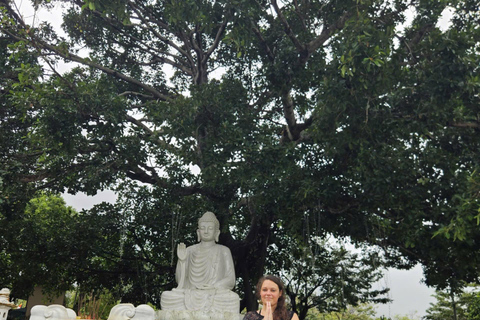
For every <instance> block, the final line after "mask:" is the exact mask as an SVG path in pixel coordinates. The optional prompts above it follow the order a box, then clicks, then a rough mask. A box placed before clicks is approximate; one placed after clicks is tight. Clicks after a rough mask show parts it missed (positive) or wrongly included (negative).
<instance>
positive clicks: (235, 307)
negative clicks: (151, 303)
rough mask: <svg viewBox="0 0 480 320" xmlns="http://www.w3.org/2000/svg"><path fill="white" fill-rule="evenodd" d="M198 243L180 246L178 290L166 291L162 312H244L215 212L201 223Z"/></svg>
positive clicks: (176, 275)
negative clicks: (218, 242)
mask: <svg viewBox="0 0 480 320" xmlns="http://www.w3.org/2000/svg"><path fill="white" fill-rule="evenodd" d="M197 235H198V241H199V242H200V243H198V244H195V245H192V246H190V247H188V248H187V247H186V246H185V244H184V243H180V244H179V245H178V246H177V256H178V262H177V269H176V273H175V280H176V281H177V283H178V287H177V288H175V289H173V290H172V291H164V292H163V293H162V297H161V305H162V310H190V311H205V312H210V311H213V312H232V313H237V314H238V313H239V312H240V299H239V296H238V294H236V293H235V292H233V291H232V289H233V287H234V286H235V269H234V266H233V259H232V254H231V253H230V249H228V248H227V247H225V246H222V245H219V244H217V243H216V242H217V241H218V236H219V235H220V224H219V222H218V220H217V218H216V217H215V215H214V214H213V213H212V212H206V213H205V214H204V215H203V216H202V217H201V218H200V219H199V220H198V229H197Z"/></svg>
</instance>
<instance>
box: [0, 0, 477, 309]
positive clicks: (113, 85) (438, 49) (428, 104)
mask: <svg viewBox="0 0 480 320" xmlns="http://www.w3.org/2000/svg"><path fill="white" fill-rule="evenodd" d="M58 2H59V3H63V4H64V5H65V8H66V11H65V14H64V16H63V28H64V31H65V33H66V36H65V37H62V36H59V35H58V34H57V33H56V31H55V30H53V29H52V28H51V26H50V25H49V24H48V23H45V24H41V25H29V24H28V23H27V22H26V21H24V19H23V18H22V16H21V14H19V13H18V12H17V11H16V10H15V7H14V5H13V3H12V1H9V0H1V1H0V4H1V5H2V6H3V9H2V16H1V19H2V20H1V21H2V24H1V29H0V32H2V37H3V38H5V39H7V40H8V41H10V42H14V43H15V45H13V46H11V48H10V51H9V53H11V55H12V59H14V61H21V59H22V57H23V56H25V52H28V53H29V54H30V55H31V56H35V57H40V58H41V59H42V62H41V66H43V70H42V69H41V68H40V67H39V65H38V64H33V63H32V64H25V63H24V64H21V65H20V66H19V67H18V68H16V70H17V75H16V77H17V80H18V81H17V84H16V85H15V86H14V87H13V88H12V90H8V91H7V92H6V93H4V95H3V96H8V104H5V106H6V108H9V110H10V109H11V110H16V112H17V113H19V114H17V113H6V114H2V117H4V118H2V126H3V123H11V122H12V121H13V120H18V119H22V122H21V124H22V127H23V128H25V130H26V134H24V135H18V134H17V135H15V137H17V138H19V140H18V141H19V142H21V143H22V144H23V145H16V146H15V147H9V148H10V149H9V150H11V152H10V153H7V154H6V155H5V156H2V162H4V161H5V162H8V164H9V165H10V166H11V165H13V164H15V170H16V171H15V179H16V181H17V182H18V183H20V184H25V185H28V186H29V187H30V188H33V189H34V190H36V189H44V188H47V189H51V190H54V191H65V190H67V191H68V192H71V193H75V192H78V191H83V192H86V193H87V194H95V193H96V192H97V191H98V190H102V189H105V188H112V189H115V190H116V191H117V192H118V195H119V197H118V199H119V201H118V203H117V204H115V205H113V206H100V207H97V208H96V209H95V210H94V211H92V212H90V217H91V219H93V220H94V221H95V219H105V217H106V216H108V217H111V219H113V220H111V221H110V220H109V221H110V222H109V223H110V224H115V225H119V224H122V228H120V230H123V231H122V232H125V234H128V235H129V237H124V238H126V239H128V241H123V240H121V248H122V250H120V252H121V255H120V256H122V257H127V253H128V250H132V251H135V254H134V255H133V256H130V255H128V256H129V257H134V258H131V260H125V259H123V260H122V261H130V262H131V263H137V264H136V265H137V268H138V265H139V263H138V262H139V261H142V264H141V265H142V266H144V267H143V268H138V270H141V271H139V273H140V274H142V276H144V277H145V279H149V278H147V277H146V275H152V276H153V275H154V276H159V273H161V271H158V270H163V269H161V268H160V267H163V268H166V270H170V273H169V274H170V276H169V278H168V277H167V278H162V279H164V280H165V282H164V283H163V284H162V285H160V286H159V287H157V288H155V289H151V290H157V291H161V290H163V289H166V288H169V287H171V286H172V285H173V279H172V277H171V275H172V272H173V267H172V266H173V264H174V253H173V248H174V243H176V242H178V241H179V240H183V241H190V242H193V241H194V237H193V234H194V231H193V230H194V228H195V221H196V219H197V218H198V216H199V215H200V213H201V212H202V211H205V210H211V211H214V212H215V213H216V214H217V216H218V218H219V220H220V222H221V226H222V235H221V240H220V241H221V243H223V244H225V245H227V246H228V247H230V249H231V250H232V252H233V255H234V260H235V262H236V269H237V275H238V276H239V278H240V282H239V283H240V284H241V285H242V286H243V290H242V291H243V292H244V301H243V302H244V304H243V305H244V306H247V308H248V309H252V308H254V307H255V299H254V297H253V294H252V284H253V283H254V281H255V280H256V279H257V278H258V277H259V276H260V274H261V273H263V272H264V271H265V270H271V266H270V265H269V264H268V261H269V260H268V259H275V255H276V252H277V249H276V247H275V246H274V245H273V244H275V242H277V241H279V239H292V241H297V242H298V243H302V244H304V245H308V244H309V243H313V242H312V241H313V240H314V239H317V238H318V237H320V238H321V237H324V236H325V235H327V234H332V235H334V236H335V237H350V238H351V239H352V240H353V241H354V242H356V243H369V244H373V245H376V246H378V247H379V248H381V250H383V252H384V254H385V257H386V258H387V259H388V262H389V264H390V265H391V266H395V267H403V268H408V267H411V266H413V265H414V264H416V263H418V262H420V263H422V264H423V265H424V267H425V273H426V282H427V284H429V285H435V286H438V287H440V288H442V287H445V286H446V285H447V284H448V285H453V284H458V283H461V282H460V280H467V281H473V280H475V279H477V278H478V275H479V269H478V268H479V266H480V263H479V262H480V261H479V257H480V255H479V249H478V248H480V245H479V241H480V233H479V232H478V230H477V229H478V228H475V226H476V225H475V224H476V223H477V221H476V220H475V217H477V219H478V208H479V195H478V192H475V191H474V190H476V189H475V183H477V182H478V171H476V170H478V169H479V168H480V164H479V159H480V158H479V157H478V150H479V143H480V135H479V134H478V132H479V129H480V119H479V114H480V104H479V100H480V97H479V94H478V93H479V84H480V82H479V76H478V71H479V62H480V58H479V40H480V30H479V28H478V25H479V22H480V17H479V10H478V3H477V1H474V0H458V1H456V0H452V1H433V0H425V1H402V0H394V1H376V0H362V1H357V0H355V1H353V0H352V1H350V0H343V1H316V0H312V1H303V0H302V1H296V0H294V1H282V2H278V1H276V0H269V1H266V0H265V1H262V0H261V1H249V0H245V1H244V0H218V1H209V0H205V1H195V0H182V1H174V0H171V1H153V0H141V1H130V0H117V1H106V0H105V1H104V0H98V1H93V0H85V1H81V0H68V1H67V0H65V1H58ZM55 3H56V2H55V1H34V4H35V5H36V6H51V5H52V4H55ZM445 12H447V13H451V20H450V21H449V24H448V25H447V26H446V27H445V28H444V29H440V25H439V21H440V19H441V17H442V14H443V13H445ZM15 59H16V60H15ZM62 61H66V62H70V63H72V64H73V65H74V66H75V67H74V68H72V69H70V70H69V71H68V72H60V71H59V70H57V67H56V66H57V64H58V63H60V62H62ZM48 70H49V71H48ZM47 71H48V72H47ZM3 96H2V99H3ZM15 133H17V132H15ZM2 174H5V175H7V176H8V174H11V172H10V171H9V172H8V174H7V173H2ZM11 218H12V219H13V217H11ZM100 226H105V227H106V229H107V230H106V231H112V230H117V229H115V228H112V229H108V223H107V224H105V225H101V224H100ZM179 229H182V232H179ZM452 234H453V235H455V238H456V239H455V240H456V241H452V239H448V237H449V236H450V235H452ZM122 239H123V238H122ZM125 244H128V245H125ZM117 251H118V250H117ZM132 254H133V253H132ZM267 258H268V259H267ZM292 258H293V259H294V258H297V257H292ZM143 262H145V264H143ZM157 268H159V269H157ZM125 270H126V269H125ZM146 283H148V281H145V284H142V283H138V282H137V283H136V284H137V285H138V286H140V287H141V288H139V289H142V288H143V291H144V292H147V291H148V290H146V289H145V288H146V286H147V285H146ZM149 292H152V291H149Z"/></svg>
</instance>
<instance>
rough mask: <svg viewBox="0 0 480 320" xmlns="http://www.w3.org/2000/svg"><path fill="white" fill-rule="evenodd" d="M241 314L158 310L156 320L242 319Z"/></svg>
mask: <svg viewBox="0 0 480 320" xmlns="http://www.w3.org/2000/svg"><path fill="white" fill-rule="evenodd" d="M243 316H244V315H242V314H240V313H232V312H221V313H219V312H207V311H186V310H159V311H157V317H156V320H242V319H243Z"/></svg>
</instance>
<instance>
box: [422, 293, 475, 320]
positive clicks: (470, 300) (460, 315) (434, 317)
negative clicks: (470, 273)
mask: <svg viewBox="0 0 480 320" xmlns="http://www.w3.org/2000/svg"><path fill="white" fill-rule="evenodd" d="M478 295H479V291H478V285H476V284H470V285H469V286H467V288H466V289H465V290H461V291H458V292H453V291H450V292H447V291H437V292H436V293H435V298H436V299H437V301H436V302H435V303H431V304H430V305H431V306H430V308H428V309H427V315H426V316H425V317H423V319H425V320H440V319H457V320H473V319H477V318H478V311H477V309H478Z"/></svg>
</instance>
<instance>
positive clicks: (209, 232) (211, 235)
mask: <svg viewBox="0 0 480 320" xmlns="http://www.w3.org/2000/svg"><path fill="white" fill-rule="evenodd" d="M197 232H198V236H199V238H200V241H207V242H208V241H215V238H216V236H217V232H219V230H218V229H215V222H213V221H202V222H200V223H199V224H198V231H197Z"/></svg>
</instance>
